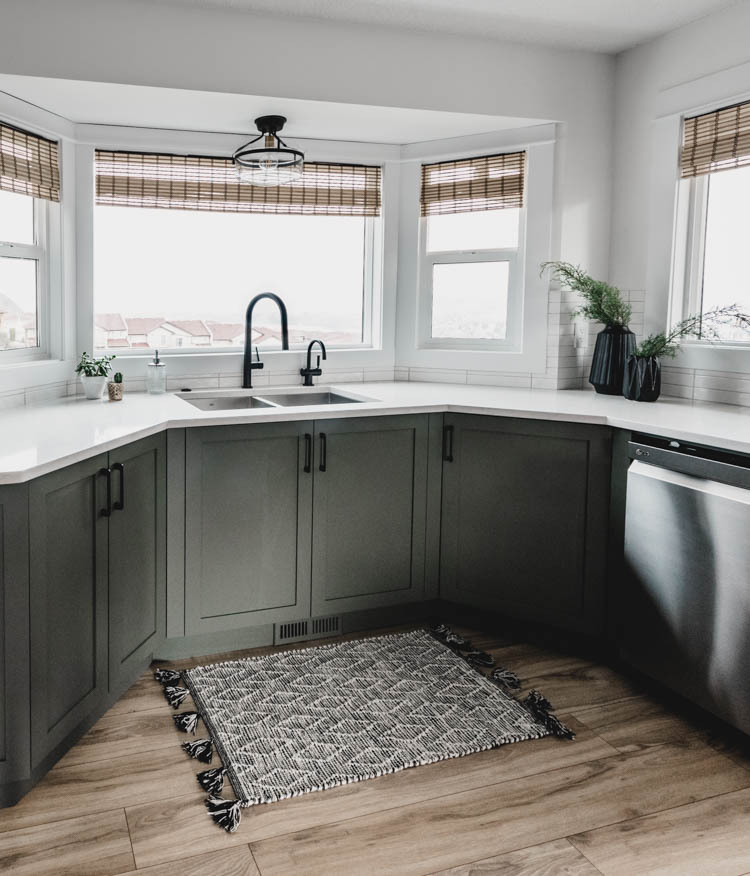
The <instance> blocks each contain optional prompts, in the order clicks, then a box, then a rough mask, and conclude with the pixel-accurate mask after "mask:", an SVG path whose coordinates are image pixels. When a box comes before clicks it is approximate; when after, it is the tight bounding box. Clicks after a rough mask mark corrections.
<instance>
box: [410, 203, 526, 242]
mask: <svg viewBox="0 0 750 876" xmlns="http://www.w3.org/2000/svg"><path fill="white" fill-rule="evenodd" d="M520 216H521V211H520V210H516V209H508V210H484V211H479V212H477V213H448V214H446V215H445V216H428V217H426V219H425V220H424V221H425V222H426V223H427V251H428V252H444V251H450V250H471V249H515V248H516V247H517V246H518V224H519V221H520Z"/></svg>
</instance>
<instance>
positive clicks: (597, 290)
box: [542, 262, 635, 395]
mask: <svg viewBox="0 0 750 876" xmlns="http://www.w3.org/2000/svg"><path fill="white" fill-rule="evenodd" d="M547 268H549V269H550V271H551V273H552V275H553V276H554V277H556V278H557V280H558V281H559V282H560V284H561V285H562V286H564V287H565V288H566V289H571V290H572V291H573V292H577V293H578V294H579V295H580V296H581V298H582V299H583V303H582V304H581V306H580V307H579V308H578V309H577V310H576V311H575V312H574V313H573V315H574V316H582V317H584V318H585V319H592V320H594V321H596V322H601V323H604V328H603V329H602V330H601V331H600V332H599V334H598V335H597V336H596V345H595V347H594V357H593V360H592V362H591V371H590V373H589V383H590V384H591V385H592V386H593V387H594V389H595V390H596V391H597V392H601V393H604V394H606V395H620V394H621V393H622V380H623V374H624V372H625V362H626V360H627V358H628V356H630V354H631V353H632V352H633V350H634V348H635V334H634V333H633V332H632V331H630V329H629V328H628V323H629V322H630V317H631V316H632V314H633V309H632V307H631V306H630V305H629V304H628V303H627V301H625V300H624V299H623V297H622V293H621V292H620V290H619V289H618V288H617V287H616V286H610V285H609V283H605V282H604V281H603V280H595V279H594V278H593V277H591V276H589V275H588V274H587V273H585V272H584V271H583V270H582V269H581V268H579V267H577V266H576V265H572V264H570V263H569V262H545V263H544V264H543V265H542V271H544V270H545V269H547Z"/></svg>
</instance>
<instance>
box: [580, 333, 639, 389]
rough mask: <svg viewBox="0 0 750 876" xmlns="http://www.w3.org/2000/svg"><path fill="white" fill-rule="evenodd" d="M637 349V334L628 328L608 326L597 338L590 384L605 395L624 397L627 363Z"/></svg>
mask: <svg viewBox="0 0 750 876" xmlns="http://www.w3.org/2000/svg"><path fill="white" fill-rule="evenodd" d="M634 349H635V334H634V333H633V332H631V331H630V329H629V328H628V327H627V326H623V325H608V326H607V327H606V328H605V329H603V330H602V331H600V332H599V334H598V335H597V336H596V346H595V347H594V358H593V360H592V362H591V373H590V374H589V383H590V384H591V385H592V386H593V387H594V389H595V390H596V391H597V392H601V393H604V394H605V395H622V380H623V375H624V373H625V362H626V361H627V359H628V356H630V354H631V353H632V352H633V350H634Z"/></svg>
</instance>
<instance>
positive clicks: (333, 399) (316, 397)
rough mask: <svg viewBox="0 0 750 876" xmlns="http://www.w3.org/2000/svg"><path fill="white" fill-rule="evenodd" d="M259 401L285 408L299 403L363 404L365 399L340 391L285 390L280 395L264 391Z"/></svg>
mask: <svg viewBox="0 0 750 876" xmlns="http://www.w3.org/2000/svg"><path fill="white" fill-rule="evenodd" d="M259 401H265V402H270V403H272V404H274V405H280V406H281V407H283V408H288V407H294V406H298V405H350V404H361V403H362V402H363V401H364V399H361V398H354V397H352V396H348V395H341V393H338V392H285V393H279V394H278V395H271V393H268V394H266V393H263V394H262V395H261V396H260V397H259Z"/></svg>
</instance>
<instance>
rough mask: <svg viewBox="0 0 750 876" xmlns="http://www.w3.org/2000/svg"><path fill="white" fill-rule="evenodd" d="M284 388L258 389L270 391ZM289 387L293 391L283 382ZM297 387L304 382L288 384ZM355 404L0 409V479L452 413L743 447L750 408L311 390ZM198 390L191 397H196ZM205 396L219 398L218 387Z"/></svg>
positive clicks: (136, 397)
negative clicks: (304, 430)
mask: <svg viewBox="0 0 750 876" xmlns="http://www.w3.org/2000/svg"><path fill="white" fill-rule="evenodd" d="M282 389H283V388H282V387H261V388H259V389H258V390H257V391H256V392H255V393H254V394H255V395H258V396H264V395H271V394H274V393H277V392H279V391H281V390H282ZM289 389H291V388H289ZM293 389H294V390H295V391H302V390H303V388H302V387H301V386H299V387H293ZM321 389H332V390H335V391H337V392H340V393H342V394H344V395H346V394H349V395H352V396H355V397H359V398H367V399H371V401H366V402H362V403H352V404H338V405H318V406H312V405H310V406H295V407H286V408H285V407H278V408H253V409H244V410H229V411H201V410H198V409H197V408H195V407H193V406H192V405H190V404H188V403H187V402H186V401H184V400H183V399H182V398H180V397H179V395H176V394H165V395H147V394H146V393H131V394H128V393H127V392H126V395H125V398H124V400H123V401H121V402H110V401H108V400H107V399H106V398H105V399H101V400H97V401H88V400H86V399H83V398H78V397H75V398H68V399H62V400H60V401H58V402H53V403H50V404H44V405H38V406H31V407H26V408H20V409H18V410H10V411H4V412H3V413H2V414H0V423H1V424H2V427H1V428H0V484H13V483H23V482H24V481H28V480H30V479H31V478H34V477H38V476H39V475H42V474H45V473H46V472H49V471H54V470H55V469H58V468H62V467H63V466H66V465H70V464H71V463H74V462H78V461H80V460H82V459H88V458H90V457H92V456H95V455H96V454H98V453H103V452H105V451H108V450H113V449H114V448H117V447H120V446H122V445H123V444H127V443H129V442H131V441H135V440H136V439H138V438H145V437H146V436H147V435H153V434H154V433H156V432H161V431H163V430H164V429H169V428H183V427H185V428H190V427H192V426H210V425H219V424H221V425H227V424H233V423H268V422H276V421H288V420H321V419H329V418H335V417H352V416H355V417H361V416H385V415H389V414H414V413H434V412H444V411H452V412H455V413H467V414H484V415H489V416H499V417H525V418H529V419H538V420H561V421H565V422H571V423H596V424H600V425H609V426H613V427H616V428H622V429H629V430H632V431H636V432H647V433H650V434H653V435H660V436H664V437H669V438H676V439H678V440H683V441H694V442H696V443H700V444H707V445H709V446H713V447H720V448H723V449H726V450H735V451H739V452H743V453H750V413H748V412H747V411H746V410H745V409H744V408H741V407H734V406H732V405H709V404H702V403H691V402H689V401H685V400H683V399H672V398H664V399H660V400H659V401H657V402H653V403H645V402H631V401H627V400H626V399H624V398H619V397H613V396H603V395H597V394H595V393H594V392H591V391H581V390H525V389H506V388H501V387H493V386H465V385H459V384H445V383H399V382H397V383H346V384H339V385H336V386H330V387H329V386H325V387H324V386H318V387H314V388H313V389H312V390H311V391H312V392H317V391H320V390H321ZM199 394H206V393H197V392H196V393H194V394H191V395H195V396H197V395H199ZM210 394H211V395H222V394H223V393H222V391H221V390H216V391H215V392H211V393H210Z"/></svg>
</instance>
